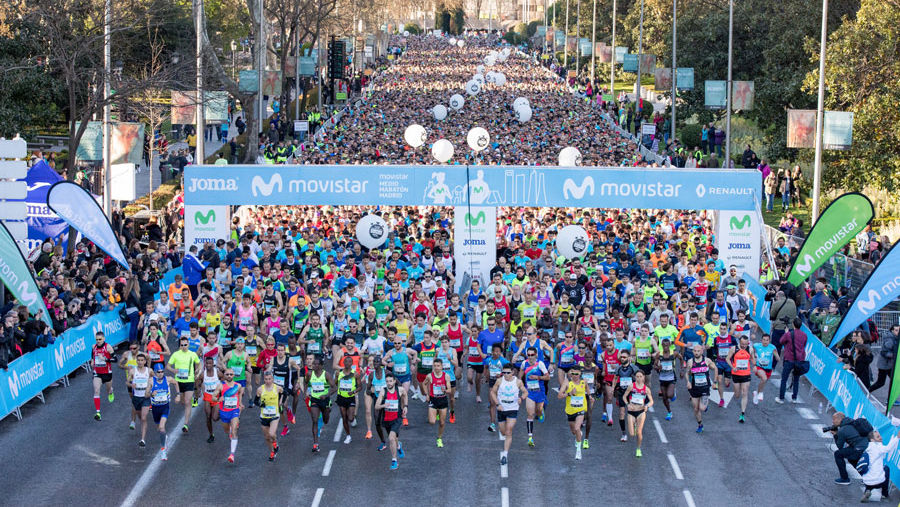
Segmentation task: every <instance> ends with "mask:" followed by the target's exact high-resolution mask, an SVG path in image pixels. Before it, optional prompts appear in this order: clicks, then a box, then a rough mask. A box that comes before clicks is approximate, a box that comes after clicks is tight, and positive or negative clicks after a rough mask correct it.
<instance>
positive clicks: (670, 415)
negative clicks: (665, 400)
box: [666, 412, 672, 421]
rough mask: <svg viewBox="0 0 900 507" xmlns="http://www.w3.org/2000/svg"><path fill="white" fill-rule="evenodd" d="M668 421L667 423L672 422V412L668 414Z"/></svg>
mask: <svg viewBox="0 0 900 507" xmlns="http://www.w3.org/2000/svg"><path fill="white" fill-rule="evenodd" d="M666 420H667V421H671V420H672V412H666Z"/></svg>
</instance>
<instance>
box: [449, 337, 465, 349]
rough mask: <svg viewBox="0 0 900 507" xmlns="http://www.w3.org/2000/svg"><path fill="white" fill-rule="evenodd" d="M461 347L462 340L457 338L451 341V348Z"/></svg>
mask: <svg viewBox="0 0 900 507" xmlns="http://www.w3.org/2000/svg"><path fill="white" fill-rule="evenodd" d="M461 345H462V340H460V339H459V338H455V339H451V340H450V346H451V347H454V348H458V347H460V346H461Z"/></svg>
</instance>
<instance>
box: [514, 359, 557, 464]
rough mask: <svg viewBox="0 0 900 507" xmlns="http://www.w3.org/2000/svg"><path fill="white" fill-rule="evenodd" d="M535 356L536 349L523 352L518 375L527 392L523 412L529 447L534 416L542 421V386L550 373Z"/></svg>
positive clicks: (543, 393) (544, 400)
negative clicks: (525, 416)
mask: <svg viewBox="0 0 900 507" xmlns="http://www.w3.org/2000/svg"><path fill="white" fill-rule="evenodd" d="M537 355H538V350H537V348H536V347H529V348H528V350H527V351H526V352H525V358H526V359H525V362H524V363H522V371H521V372H520V373H519V378H520V379H521V380H522V382H523V383H524V384H525V388H526V389H527V390H528V399H527V400H525V410H527V411H528V418H527V419H525V427H526V429H527V430H528V446H529V447H534V418H535V416H537V418H538V421H541V422H543V421H544V403H545V402H546V401H547V395H546V393H545V392H544V385H545V383H546V382H547V381H549V380H550V372H549V370H547V365H545V364H544V363H543V361H538V359H537Z"/></svg>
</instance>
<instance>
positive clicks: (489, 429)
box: [488, 423, 497, 433]
mask: <svg viewBox="0 0 900 507" xmlns="http://www.w3.org/2000/svg"><path fill="white" fill-rule="evenodd" d="M488 431H490V432H491V433H493V432H495V431H497V425H496V424H494V423H491V425H490V426H488Z"/></svg>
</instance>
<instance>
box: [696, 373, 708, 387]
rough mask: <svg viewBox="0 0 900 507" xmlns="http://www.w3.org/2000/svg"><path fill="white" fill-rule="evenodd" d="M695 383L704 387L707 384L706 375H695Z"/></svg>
mask: <svg viewBox="0 0 900 507" xmlns="http://www.w3.org/2000/svg"><path fill="white" fill-rule="evenodd" d="M694 385H695V386H700V387H703V386H705V385H706V375H698V376H696V377H694Z"/></svg>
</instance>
